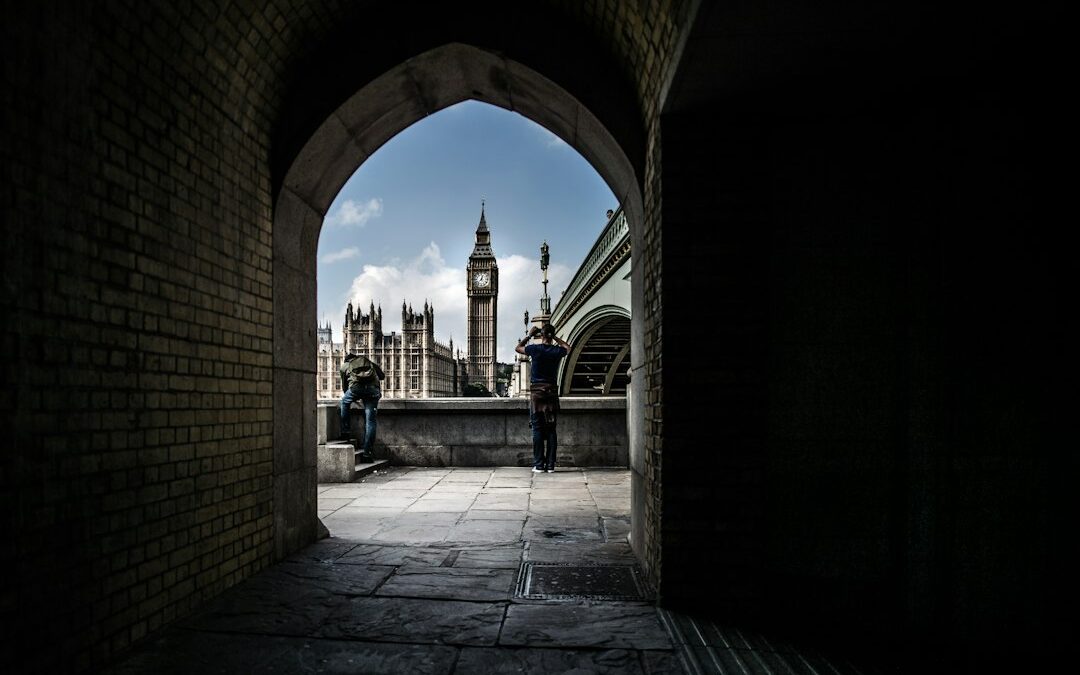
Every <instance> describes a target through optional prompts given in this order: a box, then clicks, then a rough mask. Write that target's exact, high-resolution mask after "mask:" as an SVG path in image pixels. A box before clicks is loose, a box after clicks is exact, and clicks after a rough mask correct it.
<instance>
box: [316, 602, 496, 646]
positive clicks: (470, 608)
mask: <svg viewBox="0 0 1080 675" xmlns="http://www.w3.org/2000/svg"><path fill="white" fill-rule="evenodd" d="M505 611H506V603H494V602H457V601H448V600H413V599H410V598H353V599H352V600H350V601H349V602H348V603H346V604H344V605H339V606H338V607H336V608H335V609H334V612H333V613H332V614H331V615H330V617H328V620H327V621H326V622H325V624H324V626H323V628H322V629H321V630H320V634H321V635H322V636H323V637H327V638H332V639H351V640H365V641H376V642H401V643H412V644H453V645H476V646H485V645H494V644H495V641H496V639H497V638H498V635H499V627H500V626H501V625H502V620H503V614H504V613H505Z"/></svg>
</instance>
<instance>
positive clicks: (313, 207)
mask: <svg viewBox="0 0 1080 675" xmlns="http://www.w3.org/2000/svg"><path fill="white" fill-rule="evenodd" d="M465 100H477V101H480V102H484V103H489V104H492V105H495V106H498V107H500V108H503V109H506V110H510V111H513V112H517V113H519V114H521V115H523V116H524V117H526V118H528V119H530V120H532V121H534V122H536V123H538V124H540V125H541V126H542V127H544V128H546V129H547V130H548V131H550V132H552V133H553V134H554V135H556V136H557V137H559V138H560V139H562V140H563V141H565V142H566V143H567V144H568V145H569V146H570V147H572V148H573V149H574V150H576V151H577V152H578V153H579V154H580V155H581V156H582V157H583V158H584V159H585V160H586V161H587V162H588V163H589V164H590V165H591V166H592V167H593V168H594V169H595V170H596V171H597V173H599V174H600V176H601V178H602V179H603V180H604V181H605V182H606V183H607V185H608V186H609V188H611V190H612V192H613V193H614V194H615V196H616V198H617V199H618V200H619V202H620V206H621V207H622V209H623V211H624V212H625V214H626V218H627V221H628V222H629V223H630V227H631V230H632V231H637V230H638V228H640V224H641V222H642V214H643V202H642V195H641V189H640V184H639V179H638V176H637V175H636V172H635V171H634V167H633V165H632V163H631V161H630V160H629V158H628V153H627V152H626V151H624V149H623V147H622V146H621V145H620V143H619V142H618V141H617V140H616V139H615V138H614V136H613V135H612V134H611V133H609V131H608V130H607V128H606V127H605V126H604V125H603V124H601V123H600V121H599V120H598V119H597V117H596V116H595V115H594V114H592V112H590V110H589V109H587V108H586V107H584V106H583V105H582V104H581V103H580V102H579V101H578V100H577V99H576V98H575V97H574V96H573V95H572V94H571V93H570V92H568V91H567V90H566V89H564V88H562V87H560V86H559V85H557V84H555V83H554V82H552V81H550V80H548V79H546V78H545V77H544V76H543V75H541V74H540V73H538V72H536V71H534V70H532V69H530V68H528V67H526V66H524V65H522V64H520V63H517V62H515V61H512V60H510V59H507V58H505V57H504V56H501V55H498V54H495V53H493V52H489V51H486V50H483V49H479V48H476V47H471V46H468V45H463V44H459V43H453V44H447V45H444V46H442V47H439V48H436V49H434V50H431V51H428V52H425V53H423V54H420V55H418V56H415V57H413V58H410V59H407V60H406V61H404V62H402V63H401V64H400V65H398V66H397V67H395V68H393V69H391V70H389V71H387V72H386V73H384V74H383V75H381V76H379V77H377V78H375V79H374V80H373V81H371V82H370V83H368V84H366V85H365V86H363V87H362V88H361V89H360V90H359V91H358V92H357V93H356V94H355V95H353V96H352V97H350V98H349V99H348V100H347V101H345V102H344V103H343V104H342V105H341V106H340V107H339V108H338V109H337V110H335V111H334V112H333V113H332V114H331V115H330V116H329V117H328V118H327V119H326V120H325V121H324V122H323V123H322V124H321V125H320V126H319V127H318V129H316V130H315V131H314V133H313V134H312V136H311V137H310V139H309V140H308V141H307V143H306V144H304V146H303V148H302V149H301V150H300V151H299V153H298V154H297V156H296V157H295V159H294V160H293V161H292V163H291V165H290V168H289V169H288V171H287V172H286V174H285V177H284V180H283V183H282V185H281V188H280V190H279V191H278V194H277V195H276V200H275V209H274V215H273V222H274V233H273V255H274V274H273V282H274V316H275V321H274V338H275V341H274V345H275V350H274V385H273V387H274V393H273V397H274V411H275V414H274V448H275V460H279V459H280V461H275V500H276V502H277V503H276V505H275V525H276V528H275V530H276V534H275V540H276V541H275V544H276V550H277V551H278V553H279V555H285V554H287V553H288V552H291V551H293V550H296V549H297V548H299V547H300V546H302V545H304V544H306V543H308V542H309V541H311V540H312V539H314V538H315V536H316V534H317V532H318V531H319V530H320V529H322V526H321V523H320V522H319V520H318V518H317V515H316V499H315V492H316V490H315V484H314V483H315V481H314V477H315V472H314V471H311V470H310V469H311V468H312V467H314V466H315V464H316V447H317V443H316V441H315V436H316V428H317V424H318V423H317V421H316V419H315V391H316V386H315V378H316V372H315V354H316V353H317V341H316V334H315V332H316V331H315V328H316V326H317V323H318V319H317V316H316V308H315V306H314V304H313V303H312V302H311V299H312V298H314V297H315V296H316V284H317V280H316V257H317V255H316V254H317V248H318V240H319V234H320V231H321V228H322V226H323V220H324V217H325V216H326V214H327V212H328V210H329V208H330V205H331V203H332V202H333V199H334V198H335V196H336V195H337V194H338V192H339V191H340V190H341V188H342V186H343V185H344V184H345V182H346V181H347V180H348V179H349V177H350V176H351V175H352V174H353V173H354V172H355V171H356V170H357V168H359V166H360V165H361V164H362V163H363V162H364V161H366V160H367V158H369V157H370V156H371V155H372V154H373V153H374V152H375V151H376V150H377V149H378V148H379V147H381V146H382V145H383V144H384V143H385V142H386V141H388V140H389V139H390V138H392V137H393V136H395V135H396V134H397V133H399V132H400V131H402V130H404V129H405V128H407V127H409V126H410V125H412V124H413V123H415V122H417V121H419V120H420V119H422V118H423V117H425V116H427V115H429V114H431V113H433V112H437V111H438V110H442V109H444V108H446V107H449V106H450V105H453V104H456V103H459V102H462V101H465ZM637 114H638V113H637V111H636V110H626V111H625V115H626V116H627V117H628V118H633V119H637ZM638 234H639V235H640V232H638ZM638 292H640V291H638ZM631 321H632V320H626V319H624V320H623V324H622V326H623V328H622V330H623V332H626V333H631V332H636V333H639V334H643V332H644V331H643V329H642V328H641V327H640V326H638V327H637V330H636V331H634V330H631ZM635 323H636V321H635ZM639 353H640V350H639ZM621 362H622V360H620V363H621ZM618 377H619V376H618V375H615V376H613V377H611V378H610V380H611V382H610V383H608V385H607V386H609V387H611V386H618V385H619V384H620V381H619V379H618ZM637 400H638V401H640V400H641V399H640V398H638V399H637ZM628 415H629V417H630V418H631V419H633V418H636V417H643V410H642V408H641V406H640V404H638V405H637V406H636V407H635V408H634V409H630V410H628ZM298 418H299V419H298ZM628 426H629V427H630V428H631V429H634V428H637V429H640V428H641V427H642V424H641V423H640V422H639V423H638V424H633V423H631V424H629V425H628ZM642 444H643V441H642V439H641V438H640V437H637V438H635V437H634V436H633V434H631V438H630V457H631V464H633V458H634V456H635V446H639V449H638V452H637V453H636V454H637V456H638V457H639V458H640V457H641V454H642V453H641V451H640V446H641V445H642ZM304 469H307V470H306V471H305V470H304ZM636 485H637V483H635V486H636ZM298 492H303V493H306V495H307V496H306V497H303V498H297V497H296V496H295V495H296V494H297V493H298ZM637 499H638V497H632V500H633V501H637Z"/></svg>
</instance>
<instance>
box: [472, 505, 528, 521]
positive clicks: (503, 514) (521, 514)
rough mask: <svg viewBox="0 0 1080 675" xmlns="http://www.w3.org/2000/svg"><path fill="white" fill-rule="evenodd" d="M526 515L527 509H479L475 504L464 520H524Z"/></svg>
mask: <svg viewBox="0 0 1080 675" xmlns="http://www.w3.org/2000/svg"><path fill="white" fill-rule="evenodd" d="M526 516H528V513H527V512H525V511H503V510H496V511H491V510H488V509H478V508H476V507H475V506H474V507H473V508H471V509H469V510H468V511H466V512H465V516H464V518H462V522H464V521H469V520H520V521H522V522H524V521H525V518H526Z"/></svg>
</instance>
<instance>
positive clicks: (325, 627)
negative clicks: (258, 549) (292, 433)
mask: <svg viewBox="0 0 1080 675" xmlns="http://www.w3.org/2000/svg"><path fill="white" fill-rule="evenodd" d="M318 489H319V495H318V497H319V517H320V518H321V519H322V520H323V522H324V523H325V524H326V526H327V527H328V528H329V530H330V534H331V536H330V538H328V539H324V540H322V541H320V542H318V543H316V544H314V545H312V546H310V547H308V548H307V549H305V550H304V551H302V552H300V553H299V554H297V555H295V556H293V557H291V558H289V559H287V560H285V561H283V562H282V563H280V564H278V565H275V566H274V567H272V568H270V569H268V570H265V571H263V572H261V573H260V574H258V575H256V576H254V577H253V578H251V579H249V580H247V581H245V582H243V583H241V584H239V585H238V586H236V587H235V588H233V589H230V590H229V591H228V592H226V593H225V594H224V595H223V596H222V597H220V598H219V599H218V600H216V601H214V602H213V603H211V604H210V605H208V606H206V607H205V608H203V609H202V610H201V611H200V612H198V613H197V614H195V615H194V616H191V617H189V618H187V619H186V620H184V621H182V622H180V623H179V624H178V625H176V626H174V627H172V628H170V629H169V630H167V631H165V632H164V633H163V634H162V635H161V636H160V637H159V638H157V639H156V640H154V641H153V642H151V643H149V644H146V645H143V646H142V647H140V648H139V649H137V650H136V651H134V652H133V653H132V654H130V655H129V656H128V657H127V658H126V659H124V660H123V661H121V662H120V663H118V664H117V665H116V666H114V667H113V668H112V669H111V670H110V671H108V672H111V673H118V674H119V673H151V672H152V673H239V672H265V673H291V672H325V673H337V672H341V673H345V672H348V673H484V674H487V673H620V674H622V673H683V672H717V673H727V672H731V673H831V674H835V673H856V672H879V671H868V670H861V671H860V670H858V669H856V668H855V667H854V666H852V665H851V664H849V663H847V662H845V661H842V660H837V659H826V658H825V657H822V656H820V655H818V654H816V653H814V652H810V651H807V650H795V649H794V648H792V647H791V646H789V645H786V644H784V643H780V642H776V641H770V640H767V639H766V638H765V637H763V636H760V635H756V634H749V633H747V632H745V631H739V630H734V629H729V628H724V627H719V626H716V625H715V624H711V623H705V622H699V621H696V620H695V619H694V618H692V617H688V616H684V615H678V614H673V613H670V612H667V611H663V610H658V609H657V608H656V607H655V606H654V605H653V603H652V600H651V598H650V597H648V592H647V589H644V588H643V587H642V586H641V585H640V583H639V582H638V579H639V576H638V575H637V569H636V559H635V558H634V555H633V553H632V552H631V550H630V546H629V544H628V543H627V540H626V535H627V532H628V531H629V524H630V515H629V514H630V474H629V472H628V471H626V470H620V469H559V470H558V471H556V472H555V473H551V474H547V473H539V474H534V473H533V472H532V470H531V469H528V468H524V469H523V468H517V467H497V468H483V469H481V468H441V469H436V468H409V467H394V468H389V469H387V470H384V471H379V472H376V473H374V474H371V475H368V476H367V477H365V478H364V479H362V481H361V482H357V483H345V484H324V485H320V486H319V488H318Z"/></svg>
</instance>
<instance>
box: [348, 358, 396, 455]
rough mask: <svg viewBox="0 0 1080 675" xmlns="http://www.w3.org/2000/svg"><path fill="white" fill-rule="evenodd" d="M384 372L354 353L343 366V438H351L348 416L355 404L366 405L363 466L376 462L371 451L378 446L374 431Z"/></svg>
mask: <svg viewBox="0 0 1080 675" xmlns="http://www.w3.org/2000/svg"><path fill="white" fill-rule="evenodd" d="M385 377H386V376H385V375H384V374H383V371H382V368H380V367H379V364H377V363H375V362H374V361H372V360H371V359H369V358H367V357H366V356H360V355H357V354H353V353H351V352H350V353H348V354H346V355H345V361H344V363H342V364H341V388H342V390H344V392H345V395H344V396H342V397H341V437H342V438H350V437H351V436H352V435H353V434H352V424H351V419H350V415H351V413H350V412H349V410H350V406H351V405H352V403H353V401H357V400H360V401H363V403H364V447H363V448H362V449H361V451H360V461H361V462H374V461H375V455H374V454H372V452H371V450H372V448H373V447H374V446H375V431H376V429H377V427H378V415H379V399H380V398H382V389H381V388H380V387H379V381H380V380H382V379H385Z"/></svg>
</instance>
